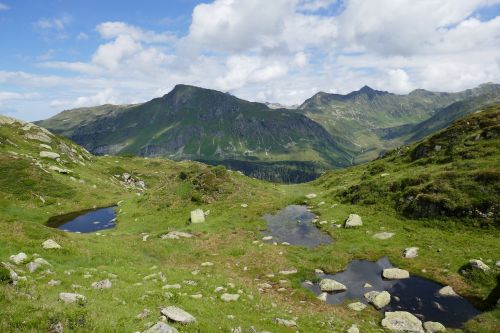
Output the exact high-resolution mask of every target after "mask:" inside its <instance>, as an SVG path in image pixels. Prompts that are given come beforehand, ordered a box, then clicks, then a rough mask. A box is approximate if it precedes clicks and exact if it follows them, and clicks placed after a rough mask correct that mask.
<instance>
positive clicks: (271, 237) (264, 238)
mask: <svg viewBox="0 0 500 333" xmlns="http://www.w3.org/2000/svg"><path fill="white" fill-rule="evenodd" d="M271 239H273V236H264V237H262V240H263V241H270V240H271Z"/></svg>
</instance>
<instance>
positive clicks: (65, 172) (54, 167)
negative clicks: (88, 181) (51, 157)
mask: <svg viewBox="0 0 500 333" xmlns="http://www.w3.org/2000/svg"><path fill="white" fill-rule="evenodd" d="M49 170H52V171H55V172H59V173H62V174H63V175H67V174H69V173H71V170H68V169H64V168H60V167H58V166H56V165H51V166H49ZM94 186H95V185H94Z"/></svg>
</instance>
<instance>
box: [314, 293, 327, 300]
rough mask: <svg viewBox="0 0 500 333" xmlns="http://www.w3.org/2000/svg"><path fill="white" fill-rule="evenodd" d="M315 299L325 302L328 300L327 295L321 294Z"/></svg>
mask: <svg viewBox="0 0 500 333" xmlns="http://www.w3.org/2000/svg"><path fill="white" fill-rule="evenodd" d="M316 298H317V299H319V300H320V301H323V302H326V301H327V299H328V293H321V294H319V295H318V297H316Z"/></svg>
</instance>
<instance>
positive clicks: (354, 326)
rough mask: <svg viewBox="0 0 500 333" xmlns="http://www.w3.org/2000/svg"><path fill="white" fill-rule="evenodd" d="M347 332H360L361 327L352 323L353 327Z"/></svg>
mask: <svg viewBox="0 0 500 333" xmlns="http://www.w3.org/2000/svg"><path fill="white" fill-rule="evenodd" d="M346 332H347V333H359V328H358V326H356V324H352V325H351V327H350V328H349V329H348V330H347V331H346Z"/></svg>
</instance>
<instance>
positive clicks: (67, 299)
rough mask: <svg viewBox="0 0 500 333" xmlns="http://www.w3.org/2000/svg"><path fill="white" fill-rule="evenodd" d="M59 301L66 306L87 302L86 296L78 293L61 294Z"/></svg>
mask: <svg viewBox="0 0 500 333" xmlns="http://www.w3.org/2000/svg"><path fill="white" fill-rule="evenodd" d="M59 299H60V300H61V301H63V302H64V303H66V304H69V303H75V302H77V301H85V299H86V298H85V296H83V295H80V294H76V293H59Z"/></svg>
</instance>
